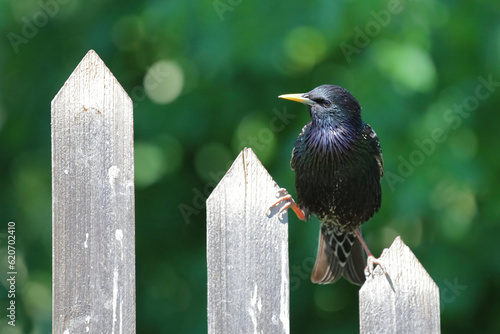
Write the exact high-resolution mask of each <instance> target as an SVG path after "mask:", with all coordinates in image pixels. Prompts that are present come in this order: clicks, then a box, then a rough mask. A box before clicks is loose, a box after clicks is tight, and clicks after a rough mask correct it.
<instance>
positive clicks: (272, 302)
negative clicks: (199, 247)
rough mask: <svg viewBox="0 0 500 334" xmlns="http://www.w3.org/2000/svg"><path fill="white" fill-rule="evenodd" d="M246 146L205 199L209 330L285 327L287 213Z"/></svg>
mask: <svg viewBox="0 0 500 334" xmlns="http://www.w3.org/2000/svg"><path fill="white" fill-rule="evenodd" d="M278 189H279V187H278V185H277V184H276V183H275V182H274V181H273V180H272V178H271V176H270V175H269V174H268V173H267V171H266V170H265V168H264V167H263V166H262V164H261V163H260V161H259V160H258V158H257V157H256V156H255V154H254V153H253V152H252V150H251V149H244V150H243V151H242V152H241V153H240V155H239V156H238V157H237V158H236V160H235V161H234V163H233V165H232V166H231V168H230V169H229V171H228V172H227V174H226V175H225V176H224V178H223V179H222V180H221V182H220V183H219V184H218V185H217V187H216V188H215V189H214V191H213V192H212V194H211V195H210V197H209V198H208V200H207V265H208V333H211V334H224V333H230V334H235V333H245V334H247V333H289V332H290V328H289V327H290V326H289V277H288V226H287V224H286V222H287V219H288V216H287V214H286V213H285V214H284V215H283V217H282V218H283V220H282V221H280V220H279V217H278V215H277V214H276V211H277V210H273V212H272V213H271V214H270V216H268V215H267V213H266V211H267V210H268V208H269V207H270V205H271V204H272V203H274V202H275V201H276V200H277V199H276V193H277V190H278Z"/></svg>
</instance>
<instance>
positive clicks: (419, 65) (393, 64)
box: [373, 41, 436, 92]
mask: <svg viewBox="0 0 500 334" xmlns="http://www.w3.org/2000/svg"><path fill="white" fill-rule="evenodd" d="M373 49H374V52H375V53H374V54H375V63H376V64H377V66H378V67H379V68H380V69H381V70H382V71H383V72H385V73H386V74H387V75H388V76H389V77H391V78H392V79H393V80H394V81H395V83H396V84H400V85H402V86H403V87H405V88H407V89H410V90H413V91H417V92H426V91H429V90H431V89H432V88H433V87H434V85H435V83H436V69H435V67H434V63H433V61H432V59H431V57H430V56H429V54H428V53H427V51H425V50H423V49H421V48H419V47H418V46H416V45H413V44H406V45H404V44H403V45H402V44H397V43H393V42H388V41H383V42H379V43H377V44H375V45H374V48H373Z"/></svg>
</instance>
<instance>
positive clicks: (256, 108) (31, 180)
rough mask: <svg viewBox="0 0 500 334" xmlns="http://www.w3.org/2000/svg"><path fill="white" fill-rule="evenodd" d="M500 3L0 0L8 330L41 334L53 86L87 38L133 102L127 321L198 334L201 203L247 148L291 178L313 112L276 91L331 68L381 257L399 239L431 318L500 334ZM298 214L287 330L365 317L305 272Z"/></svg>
mask: <svg viewBox="0 0 500 334" xmlns="http://www.w3.org/2000/svg"><path fill="white" fill-rule="evenodd" d="M499 18H500V3H499V2H498V1H496V0H491V1H490V0H479V1H435V0H419V1H406V0H402V1H396V0H389V1H384V0H377V1H328V0H313V1H295V0H287V1H263V0H255V1H249V0H202V1H179V0H171V1H159V0H156V1H155V0H149V1H127V0H122V1H113V0H104V1H94V0H88V1H81V0H80V1H77V0H41V1H39V0H21V1H14V0H10V1H9V0H0V37H1V38H0V175H1V178H0V268H2V270H1V272H0V278H1V284H0V305H1V307H0V309H3V310H4V311H3V313H1V317H0V332H1V333H49V332H50V331H51V166H50V159H51V157H50V154H51V153H50V102H51V100H52V98H53V97H54V96H55V94H56V93H57V92H58V90H59V89H60V88H61V86H62V85H63V84H64V82H65V80H66V79H67V78H68V76H69V75H70V74H71V72H72V71H73V69H74V68H75V67H76V66H77V64H78V63H79V61H80V60H81V59H82V58H83V56H84V55H85V54H86V53H87V51H88V50H90V49H94V50H96V52H97V53H98V54H99V56H100V57H101V58H102V59H103V60H104V62H105V63H106V65H107V66H108V67H109V68H110V70H111V71H112V72H113V74H114V75H115V76H116V78H117V79H118V81H119V82H120V83H121V84H122V86H123V87H124V88H125V90H126V91H127V92H128V93H129V95H130V96H131V98H132V99H133V101H134V107H135V108H134V120H135V141H136V142H135V156H136V218H137V220H136V229H137V231H136V236H137V246H136V248H137V259H136V262H137V332H138V333H204V332H206V328H207V325H206V253H205V245H206V240H205V236H206V233H205V203H204V201H205V199H206V198H207V196H208V195H209V194H210V192H211V190H212V189H213V187H214V186H215V184H216V183H217V182H218V181H219V179H220V178H221V177H222V176H223V175H224V173H225V171H226V170H227V168H228V167H229V166H230V164H231V162H232V161H233V159H234V158H235V157H236V156H237V155H238V153H239V151H240V150H241V149H242V148H243V147H244V146H250V147H252V148H253V149H254V151H255V152H256V153H257V155H258V156H259V158H260V159H261V161H262V163H263V164H264V166H265V167H266V168H267V169H268V170H269V172H270V173H271V175H272V176H273V177H274V178H275V180H276V181H277V182H278V184H279V185H280V186H282V187H286V188H288V189H289V190H290V191H291V193H292V194H294V193H295V191H294V175H293V172H292V171H291V170H290V167H289V159H290V153H291V150H292V147H293V143H294V140H295V138H296V137H297V135H298V133H299V132H300V130H301V128H302V126H303V125H304V124H305V123H307V122H308V113H307V111H306V110H307V109H306V108H305V107H304V106H301V105H298V104H294V103H291V102H287V101H283V100H279V99H277V96H278V95H279V94H284V93H298V92H306V91H309V90H310V89H312V88H314V87H316V86H318V85H320V84H324V83H330V84H338V85H341V86H343V87H345V88H347V89H348V90H349V91H350V92H351V93H352V94H353V95H354V96H355V97H356V98H357V99H358V100H359V101H360V103H361V105H362V106H363V118H364V120H365V121H366V122H368V123H370V124H371V125H372V127H373V128H374V129H375V130H376V132H377V134H378V136H379V138H380V142H381V145H382V149H383V152H384V159H385V170H386V174H385V176H384V178H383V180H382V186H383V203H382V209H381V210H380V212H379V213H378V214H377V215H376V216H375V217H374V218H373V219H372V220H371V221H370V222H369V223H367V224H365V225H364V234H365V236H366V241H367V242H368V244H369V245H370V246H371V248H372V250H373V251H374V253H375V254H380V253H381V251H382V249H383V248H386V247H389V246H390V244H391V243H392V241H393V239H394V238H395V237H396V236H397V235H401V237H402V238H403V240H404V241H405V242H406V243H407V244H408V245H409V246H410V247H411V249H412V250H413V251H414V253H415V254H416V255H417V257H418V258H419V260H420V261H421V263H422V264H423V266H424V267H425V268H426V270H427V271H428V272H429V274H430V275H431V276H432V278H433V279H434V281H435V282H436V284H437V285H438V286H439V287H440V295H441V310H442V313H441V321H442V330H443V332H444V333H470V332H480V333H499V332H500V317H498V314H500V292H499V291H500V247H498V244H499V242H498V240H499V236H500V224H499V217H500V205H499V200H500V173H499V172H500V168H499V163H500V154H499V151H498V145H499V142H500V136H499V131H498V127H499V126H498V122H499V120H500V113H499V112H498V105H499V104H500V93H499V90H500V89H499V88H500V20H499ZM280 115H281V118H280ZM283 115H287V116H286V117H285V116H283ZM276 118H278V119H279V120H280V121H276ZM290 217H291V218H290V223H289V230H290V265H291V272H290V278H291V290H292V291H291V309H290V312H291V332H292V333H355V332H357V331H358V328H359V324H358V322H359V314H358V296H357V293H358V290H359V288H358V287H356V286H352V285H349V284H348V283H347V282H345V281H344V280H342V281H341V282H338V283H336V284H334V285H327V286H318V285H313V284H311V282H310V280H309V275H310V271H311V267H312V259H313V258H314V257H315V254H316V247H317V244H316V243H317V237H318V226H317V225H318V224H317V221H312V222H309V223H302V222H299V221H298V220H297V219H296V217H295V216H292V215H290ZM9 221H14V222H15V223H16V227H17V243H16V247H17V266H18V272H19V274H18V278H17V282H16V283H17V291H18V294H17V297H16V302H17V326H16V327H11V326H8V325H7V318H6V316H5V315H6V314H5V315H4V313H5V312H6V311H5V308H6V307H7V306H6V305H7V302H8V300H7V294H6V291H5V287H6V285H7V282H6V271H7V270H6V269H3V268H6V256H7V251H6V249H5V246H6V240H7V239H6V236H7V234H6V232H7V223H8V222H9Z"/></svg>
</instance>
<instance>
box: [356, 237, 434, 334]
mask: <svg viewBox="0 0 500 334" xmlns="http://www.w3.org/2000/svg"><path fill="white" fill-rule="evenodd" d="M380 260H381V262H382V265H383V266H384V268H385V270H386V271H387V274H388V275H387V276H386V275H384V273H383V272H382V270H381V268H380V267H377V268H376V269H375V270H374V277H373V278H368V279H367V281H366V282H365V284H364V285H363V286H362V287H361V290H360V291H359V312H360V323H361V329H360V333H361V334H364V333H377V334H379V333H394V334H396V333H397V334H400V333H422V334H433V333H440V320H439V313H440V312H439V289H438V287H437V285H436V284H435V283H434V281H433V280H432V278H431V277H430V276H429V274H427V272H426V271H425V269H424V267H422V265H421V264H420V262H419V261H418V259H417V258H416V257H415V255H414V254H413V253H412V252H411V250H410V248H408V246H406V245H405V244H404V243H403V241H402V240H401V238H400V237H397V238H396V239H395V240H394V242H393V243H392V245H391V247H390V248H389V249H388V250H386V251H384V253H383V254H382V256H381V257H380Z"/></svg>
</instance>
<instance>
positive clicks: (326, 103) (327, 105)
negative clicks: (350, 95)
mask: <svg viewBox="0 0 500 334" xmlns="http://www.w3.org/2000/svg"><path fill="white" fill-rule="evenodd" d="M321 104H322V105H323V107H325V108H328V107H329V106H331V105H332V102H330V101H329V100H323V101H321Z"/></svg>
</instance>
